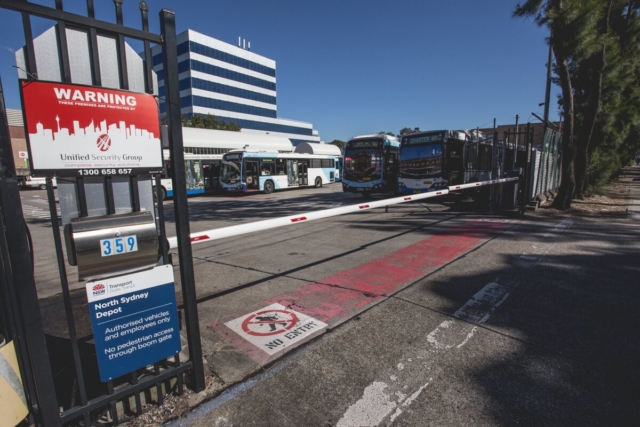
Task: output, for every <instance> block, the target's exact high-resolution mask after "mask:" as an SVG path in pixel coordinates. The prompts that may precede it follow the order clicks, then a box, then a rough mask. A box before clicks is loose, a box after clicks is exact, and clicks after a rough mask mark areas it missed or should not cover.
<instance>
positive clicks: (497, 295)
mask: <svg viewBox="0 0 640 427" xmlns="http://www.w3.org/2000/svg"><path fill="white" fill-rule="evenodd" d="M571 225H573V221H572V220H569V219H567V220H564V221H562V222H561V223H559V224H556V225H555V226H554V227H553V231H554V232H556V233H559V232H564V231H565V230H566V229H568V228H569V227H571ZM556 233H550V234H549V236H553V237H555V236H557V234H556ZM553 246H554V243H551V244H548V245H546V246H542V247H539V248H538V247H534V249H535V250H536V252H539V254H540V256H544V255H546V254H547V253H548V252H549V251H550V250H551V248H552V247H553ZM521 258H523V259H525V260H528V261H537V260H538V257H533V256H528V255H523V256H521ZM533 264H534V263H533V262H532V263H531V265H533ZM516 285H517V284H516V283H512V284H499V283H498V282H497V281H495V282H491V283H489V284H487V285H486V286H485V287H483V288H482V289H480V291H478V292H477V293H476V294H475V295H474V296H473V297H472V298H471V299H470V300H469V301H467V302H466V303H465V304H464V305H463V306H462V307H460V308H459V309H458V310H457V311H456V312H455V313H454V317H455V318H457V319H460V320H464V321H466V322H461V321H456V319H447V320H445V321H443V322H442V323H440V325H438V327H437V328H435V329H434V330H433V331H431V332H430V333H429V334H427V342H428V343H429V344H431V349H430V350H429V353H430V355H431V356H435V355H437V354H441V353H444V352H446V351H449V350H450V349H452V348H454V347H455V348H456V349H459V348H461V347H463V346H464V345H465V344H466V343H467V342H468V341H469V340H470V339H471V338H472V337H473V335H474V334H475V332H476V331H477V330H478V326H472V327H471V328H469V327H470V326H471V325H470V324H469V323H478V324H481V323H484V322H486V321H487V320H488V319H489V317H490V316H491V315H492V314H493V313H494V312H495V310H496V309H497V308H498V307H500V305H502V303H503V302H504V301H505V300H506V299H507V297H508V296H509V289H511V288H513V287H515V286H516ZM467 322H469V323H467ZM417 358H418V359H422V357H421V356H418V357H417ZM407 361H410V359H407ZM401 366H402V368H404V364H402V363H398V365H397V368H398V370H400V371H401V370H402V369H401V368H400V367H401ZM424 366H427V364H424ZM427 370H430V368H429V367H428V366H427ZM405 375H410V373H408V374H405ZM390 378H391V380H392V381H393V385H392V386H389V385H387V384H386V383H384V382H382V381H376V382H374V383H373V384H371V385H370V386H368V387H367V388H366V389H365V392H364V394H363V396H362V398H361V399H360V400H358V401H357V402H356V403H354V404H353V405H351V406H350V407H349V408H348V409H347V411H346V412H345V414H344V416H343V417H342V419H341V420H340V421H339V422H338V425H339V426H347V425H367V426H370V425H378V424H380V423H381V422H383V421H384V419H385V418H386V417H387V416H388V414H389V413H391V411H392V410H393V409H395V411H394V412H393V414H392V415H391V416H390V417H389V421H390V422H393V421H394V420H395V419H396V418H397V417H398V416H400V415H401V414H402V412H403V408H406V407H408V406H409V405H410V404H411V403H412V402H413V401H414V400H415V399H416V398H417V397H418V396H419V395H420V393H421V392H422V390H424V389H425V388H426V387H427V386H428V385H429V384H430V382H431V381H432V378H429V381H428V382H427V383H425V384H423V385H422V386H421V387H419V388H418V390H416V391H415V392H414V393H413V394H412V395H411V396H410V397H409V398H408V399H406V400H404V401H402V400H401V399H399V400H396V401H393V400H392V397H393V393H385V389H386V388H387V387H390V388H391V387H394V388H397V387H399V386H400V387H401V386H402V384H401V381H400V380H399V379H398V377H397V376H395V375H392V376H391V377H390ZM374 384H375V386H374ZM404 387H406V386H404ZM376 405H379V406H376ZM370 408H375V409H372V412H370V413H367V412H366V410H369V409H370ZM376 417H377V418H376Z"/></svg>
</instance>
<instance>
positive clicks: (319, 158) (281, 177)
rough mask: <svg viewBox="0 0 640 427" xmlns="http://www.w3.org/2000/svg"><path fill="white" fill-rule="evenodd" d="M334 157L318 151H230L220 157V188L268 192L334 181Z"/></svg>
mask: <svg viewBox="0 0 640 427" xmlns="http://www.w3.org/2000/svg"><path fill="white" fill-rule="evenodd" d="M335 168H336V167H335V158H334V157H333V156H329V155H322V154H299V153H277V152H269V151H256V152H250V151H244V150H237V151H231V152H229V153H227V154H225V155H223V156H222V168H221V171H220V186H221V188H222V191H233V192H244V193H246V192H259V191H262V192H264V193H266V194H270V193H272V192H274V191H276V190H283V189H285V188H297V187H306V186H314V187H316V188H318V187H322V186H323V185H324V184H329V183H331V182H335V175H336V169H335Z"/></svg>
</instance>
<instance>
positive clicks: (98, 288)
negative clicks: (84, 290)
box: [91, 283, 107, 296]
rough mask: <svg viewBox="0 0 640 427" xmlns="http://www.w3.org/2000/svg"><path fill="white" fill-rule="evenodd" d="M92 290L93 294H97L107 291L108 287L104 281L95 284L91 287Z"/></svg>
mask: <svg viewBox="0 0 640 427" xmlns="http://www.w3.org/2000/svg"><path fill="white" fill-rule="evenodd" d="M91 292H93V296H97V295H102V294H104V293H105V292H107V289H106V288H105V286H104V285H103V284H102V283H98V284H97V285H93V287H92V288H91Z"/></svg>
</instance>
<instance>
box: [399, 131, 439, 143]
mask: <svg viewBox="0 0 640 427" xmlns="http://www.w3.org/2000/svg"><path fill="white" fill-rule="evenodd" d="M443 140H444V132H438V133H433V134H428V135H421V136H416V137H411V136H405V137H404V138H403V141H402V144H403V145H418V144H430V143H432V142H441V141H443Z"/></svg>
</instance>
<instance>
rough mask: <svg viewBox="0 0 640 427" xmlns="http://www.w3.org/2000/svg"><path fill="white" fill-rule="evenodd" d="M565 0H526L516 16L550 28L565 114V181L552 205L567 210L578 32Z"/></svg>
mask: <svg viewBox="0 0 640 427" xmlns="http://www.w3.org/2000/svg"><path fill="white" fill-rule="evenodd" d="M569 2H570V1H568V0H566V1H564V2H563V0H527V1H526V2H525V3H524V4H523V5H520V4H518V5H517V7H516V10H515V11H514V12H513V15H514V16H516V17H533V18H534V20H535V22H536V24H538V25H539V26H547V27H548V28H549V33H550V36H549V43H550V44H551V49H552V50H553V54H554V57H555V63H556V65H555V73H556V74H557V75H558V80H559V82H560V88H561V90H562V99H561V107H562V110H563V114H564V132H563V134H562V172H561V177H562V181H561V184H560V189H559V191H558V195H557V196H556V198H555V200H554V201H553V206H554V207H556V208H558V209H563V210H564V209H568V208H569V207H570V206H571V201H572V199H573V192H574V190H575V187H576V181H575V173H574V167H575V163H574V160H575V141H574V135H573V132H574V120H575V116H574V100H573V87H572V84H571V75H570V71H569V67H570V62H571V59H572V58H571V52H572V46H571V43H572V42H574V41H575V38H572V37H573V35H574V34H572V32H573V31H575V16H573V15H572V13H571V12H572V11H571V8H570V7H569V6H568V4H569Z"/></svg>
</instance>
